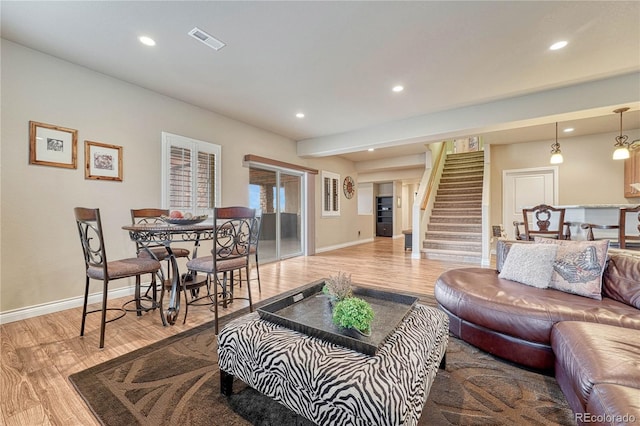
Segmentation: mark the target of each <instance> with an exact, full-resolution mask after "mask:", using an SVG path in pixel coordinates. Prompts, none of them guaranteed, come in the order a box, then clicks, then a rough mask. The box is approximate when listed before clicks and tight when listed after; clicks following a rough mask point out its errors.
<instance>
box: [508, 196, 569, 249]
mask: <svg viewBox="0 0 640 426" xmlns="http://www.w3.org/2000/svg"><path fill="white" fill-rule="evenodd" d="M564 213H565V209H564V208H561V207H558V208H556V207H553V206H549V205H547V204H539V205H537V206H535V207H531V208H525V209H522V218H523V221H522V225H523V226H524V234H522V235H520V234H519V229H518V225H519V224H520V223H516V222H514V225H515V227H516V237H518V236H520V238H519V239H523V240H527V241H528V240H533V239H534V237H536V236H539V237H546V238H555V239H558V240H565V239H566V240H569V239H571V231H570V229H571V228H570V223H568V222H565V221H564Z"/></svg>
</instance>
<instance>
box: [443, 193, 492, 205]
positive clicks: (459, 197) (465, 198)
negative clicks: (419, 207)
mask: <svg viewBox="0 0 640 426" xmlns="http://www.w3.org/2000/svg"><path fill="white" fill-rule="evenodd" d="M441 201H442V202H443V203H450V202H452V201H482V194H471V195H440V194H438V195H436V199H435V202H436V203H438V202H441Z"/></svg>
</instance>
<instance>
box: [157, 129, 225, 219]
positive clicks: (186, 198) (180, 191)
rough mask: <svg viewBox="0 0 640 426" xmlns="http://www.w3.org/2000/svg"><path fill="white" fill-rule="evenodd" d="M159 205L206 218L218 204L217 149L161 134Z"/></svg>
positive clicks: (212, 146)
mask: <svg viewBox="0 0 640 426" xmlns="http://www.w3.org/2000/svg"><path fill="white" fill-rule="evenodd" d="M162 147H163V156H162V157H163V158H162V182H163V185H162V205H163V207H164V208H167V209H169V210H180V211H181V212H183V213H186V212H190V213H192V214H194V215H200V214H209V213H210V212H211V209H212V208H213V207H215V206H216V205H218V204H219V200H220V167H219V164H220V152H221V148H220V146H219V145H215V144H212V143H208V142H203V141H198V140H195V139H190V138H186V137H184V136H178V135H172V134H170V133H166V132H163V133H162Z"/></svg>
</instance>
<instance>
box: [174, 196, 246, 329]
mask: <svg viewBox="0 0 640 426" xmlns="http://www.w3.org/2000/svg"><path fill="white" fill-rule="evenodd" d="M255 220H256V218H255V210H254V209H249V208H246V207H217V208H214V212H213V223H214V227H215V229H214V238H213V249H212V250H211V256H204V257H197V258H194V259H192V260H190V261H189V262H187V268H188V269H189V271H194V272H202V273H205V274H207V283H206V289H207V293H206V294H204V295H201V296H199V297H196V298H193V297H192V295H190V294H189V293H188V291H187V290H188V283H187V282H185V285H184V286H183V289H184V294H185V299H186V300H187V301H186V303H185V305H186V306H185V314H184V319H185V321H186V319H187V310H188V306H189V305H204V304H206V305H213V309H214V313H215V332H216V334H218V307H219V306H220V305H222V306H223V307H226V306H227V304H228V303H232V302H233V300H234V299H246V300H248V302H249V310H250V311H251V312H253V302H252V300H251V286H250V285H247V297H236V296H235V295H234V292H233V275H234V272H235V271H238V270H244V272H245V274H247V276H249V258H250V256H251V251H250V246H251V239H252V231H253V229H255ZM219 297H220V298H219ZM189 298H191V299H189Z"/></svg>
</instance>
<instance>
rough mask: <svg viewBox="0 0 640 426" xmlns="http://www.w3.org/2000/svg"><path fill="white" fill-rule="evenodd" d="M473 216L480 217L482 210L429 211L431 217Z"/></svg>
mask: <svg viewBox="0 0 640 426" xmlns="http://www.w3.org/2000/svg"><path fill="white" fill-rule="evenodd" d="M472 215H473V216H475V215H478V216H480V215H482V209H480V208H476V209H433V210H432V211H431V216H432V217H433V216H447V217H449V216H456V217H460V216H472Z"/></svg>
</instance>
